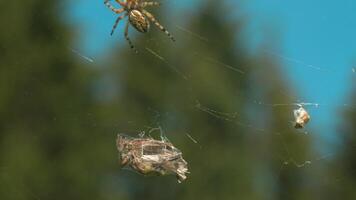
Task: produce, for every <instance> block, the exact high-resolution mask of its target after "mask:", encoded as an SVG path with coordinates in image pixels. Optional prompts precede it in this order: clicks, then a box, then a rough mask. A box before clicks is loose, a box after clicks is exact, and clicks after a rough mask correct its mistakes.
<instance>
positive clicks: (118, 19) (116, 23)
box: [110, 14, 127, 35]
mask: <svg viewBox="0 0 356 200" xmlns="http://www.w3.org/2000/svg"><path fill="white" fill-rule="evenodd" d="M126 16H127V14H124V15H121V16H119V17H118V18H117V19H116V21H115V24H114V26H113V27H112V30H111V34H110V35H113V34H114V31H115V29H116V27H117V25H118V24H119V22H120V20H122V19H123V18H124V17H126Z"/></svg>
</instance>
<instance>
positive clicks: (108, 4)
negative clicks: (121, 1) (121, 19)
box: [104, 0, 125, 14]
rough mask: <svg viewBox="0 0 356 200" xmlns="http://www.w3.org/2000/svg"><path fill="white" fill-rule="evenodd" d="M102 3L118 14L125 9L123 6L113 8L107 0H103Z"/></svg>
mask: <svg viewBox="0 0 356 200" xmlns="http://www.w3.org/2000/svg"><path fill="white" fill-rule="evenodd" d="M104 4H105V5H106V6H107V7H108V8H109V9H110V10H112V11H113V12H115V13H116V14H120V13H122V12H124V11H125V9H123V8H119V9H117V8H115V7H114V6H112V5H111V4H110V3H109V0H105V1H104Z"/></svg>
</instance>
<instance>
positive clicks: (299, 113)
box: [294, 106, 310, 129]
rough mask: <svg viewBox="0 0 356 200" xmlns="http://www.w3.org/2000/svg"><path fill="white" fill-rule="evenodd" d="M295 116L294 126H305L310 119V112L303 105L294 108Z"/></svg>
mask: <svg viewBox="0 0 356 200" xmlns="http://www.w3.org/2000/svg"><path fill="white" fill-rule="evenodd" d="M294 118H295V124H294V128H296V129H302V128H304V126H305V125H306V124H307V123H308V122H309V121H310V115H309V113H308V112H307V111H306V110H305V109H304V108H303V107H302V106H300V107H299V108H298V109H296V110H294Z"/></svg>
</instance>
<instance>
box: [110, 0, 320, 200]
mask: <svg viewBox="0 0 356 200" xmlns="http://www.w3.org/2000/svg"><path fill="white" fill-rule="evenodd" d="M198 10H199V11H198V12H196V13H194V15H190V17H189V21H188V22H187V24H186V25H185V27H187V28H184V27H181V26H178V25H177V26H176V27H175V26H174V24H176V23H174V20H173V19H171V18H167V17H166V18H165V19H167V21H168V20H170V23H168V22H167V21H165V20H163V21H162V24H171V25H170V26H167V28H168V30H170V31H171V32H172V33H173V35H174V36H175V37H176V39H177V42H176V43H172V42H171V41H170V40H169V39H168V37H166V36H165V35H164V34H163V33H162V32H160V31H158V30H157V29H155V27H152V31H151V32H150V33H148V34H145V35H141V36H140V37H138V38H136V39H135V40H134V44H135V45H136V47H137V48H138V50H139V54H137V55H136V54H134V53H133V52H132V51H131V50H130V49H129V48H126V49H125V50H119V53H115V58H113V61H111V62H112V66H113V67H112V68H111V69H109V70H108V71H107V74H110V75H111V76H115V75H116V78H114V79H115V80H118V81H119V84H118V85H120V88H119V90H118V92H117V96H116V97H115V98H113V99H112V101H111V103H112V105H111V106H109V107H108V108H109V109H110V110H111V112H109V111H105V112H103V113H105V117H104V118H106V119H108V118H110V117H113V118H115V119H117V120H118V123H120V124H121V126H120V127H121V130H127V131H128V132H130V131H131V133H132V132H135V131H132V130H135V128H136V131H137V130H140V129H141V130H142V128H143V126H144V125H146V126H147V127H157V126H162V127H163V130H165V132H166V135H167V136H168V138H169V139H171V141H172V142H173V143H174V144H176V145H177V147H178V148H180V149H182V151H183V153H184V157H185V158H186V160H187V161H188V162H189V167H190V171H191V174H189V177H188V180H187V181H186V182H184V183H183V184H180V185H176V183H175V182H174V181H173V180H172V178H168V177H152V178H149V179H144V178H142V177H141V176H137V175H135V174H133V173H132V172H127V171H122V172H121V173H120V179H121V180H122V181H120V184H122V185H121V186H120V188H122V187H128V188H130V190H129V194H130V195H131V196H130V197H131V198H132V199H167V198H168V199H196V198H201V199H236V198H240V199H266V198H269V199H313V196H312V195H311V193H312V192H310V191H309V187H310V186H308V185H306V184H305V182H306V181H308V180H307V178H306V179H302V178H300V177H304V176H302V175H304V174H307V175H310V174H312V173H311V171H310V169H306V168H300V167H298V166H297V164H298V163H299V162H300V163H304V161H306V159H307V158H308V155H309V152H310V151H311V149H310V148H309V145H310V144H309V143H310V138H309V137H308V136H305V135H304V134H300V133H299V132H297V131H295V130H294V129H293V125H292V124H291V123H290V121H291V120H293V114H292V109H291V108H290V107H279V108H275V109H272V107H270V106H261V105H258V104H254V103H253V102H254V100H256V98H261V100H264V101H266V102H268V103H273V102H276V103H280V102H293V99H292V98H291V97H290V96H292V91H290V92H289V93H288V94H287V95H286V94H284V92H283V91H288V90H289V89H288V87H287V86H286V81H284V80H283V79H282V78H281V74H280V73H279V69H278V65H277V64H276V63H277V62H275V61H274V60H273V59H271V58H269V57H266V56H265V54H263V53H261V55H254V56H251V55H249V54H248V52H247V44H246V43H245V38H244V36H243V30H244V28H245V26H244V23H246V22H245V20H244V19H240V20H238V21H234V20H231V18H229V16H228V15H221V13H222V12H223V13H233V12H229V8H227V6H226V5H225V4H224V3H223V2H220V3H219V4H216V3H215V2H214V1H206V2H205V3H204V5H203V6H202V7H201V8H199V9H198ZM217 10H219V12H217ZM234 12H236V10H234ZM154 13H155V14H156V13H157V12H154ZM161 16H162V15H161ZM157 18H158V19H162V18H163V17H159V15H158V17H157ZM172 21H173V22H172ZM172 24H173V25H172ZM174 28H175V29H174ZM122 45H124V46H126V47H127V45H126V44H122ZM112 108H115V109H114V110H113V109H112ZM112 120H114V119H112ZM261 127H263V128H261ZM261 129H263V130H261ZM187 133H188V134H190V135H192V136H193V137H194V138H195V139H197V140H198V142H199V144H194V143H193V142H192V141H190V139H189V138H188V137H187ZM133 135H135V133H134V134H133ZM297 162H298V163H297ZM286 163H288V165H286ZM310 177H311V176H310ZM291 197H293V198H291ZM307 197H308V198H307Z"/></svg>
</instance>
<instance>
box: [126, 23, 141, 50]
mask: <svg viewBox="0 0 356 200" xmlns="http://www.w3.org/2000/svg"><path fill="white" fill-rule="evenodd" d="M125 38H126V40H127V42H128V43H129V45H130V47H131V49H132V50H134V51H135V53H138V51H137V50H136V48H135V47H134V45H133V44H132V42H131V40H130V38H129V21H128V20H127V22H126V27H125Z"/></svg>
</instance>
